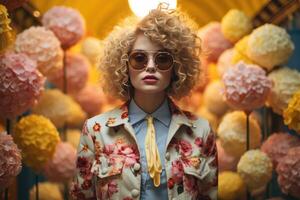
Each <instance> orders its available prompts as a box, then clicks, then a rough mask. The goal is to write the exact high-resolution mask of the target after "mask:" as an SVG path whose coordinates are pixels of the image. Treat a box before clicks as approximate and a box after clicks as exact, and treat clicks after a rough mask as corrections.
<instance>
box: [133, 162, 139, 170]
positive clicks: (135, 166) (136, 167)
mask: <svg viewBox="0 0 300 200" xmlns="http://www.w3.org/2000/svg"><path fill="white" fill-rule="evenodd" d="M133 169H134V170H135V171H139V170H140V169H141V165H140V164H139V163H135V164H134V166H133Z"/></svg>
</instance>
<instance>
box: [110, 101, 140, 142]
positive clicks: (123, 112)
mask: <svg viewBox="0 0 300 200" xmlns="http://www.w3.org/2000/svg"><path fill="white" fill-rule="evenodd" d="M128 105H129V101H127V102H126V103H124V104H123V105H121V106H120V107H118V108H116V109H114V110H112V111H111V112H110V113H109V118H108V120H107V122H106V126H107V127H110V128H114V129H118V128H120V127H121V126H124V129H125V130H126V131H127V132H128V133H129V134H130V136H131V137H132V138H133V139H134V140H135V142H136V143H137V140H136V136H135V133H134V130H133V128H132V126H131V124H130V123H129V118H128Z"/></svg>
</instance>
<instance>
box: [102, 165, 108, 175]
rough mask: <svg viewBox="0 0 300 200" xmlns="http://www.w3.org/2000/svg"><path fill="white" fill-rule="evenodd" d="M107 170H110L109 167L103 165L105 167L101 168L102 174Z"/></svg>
mask: <svg viewBox="0 0 300 200" xmlns="http://www.w3.org/2000/svg"><path fill="white" fill-rule="evenodd" d="M107 172H108V169H107V167H103V168H102V169H101V174H102V175H104V174H106V173H107Z"/></svg>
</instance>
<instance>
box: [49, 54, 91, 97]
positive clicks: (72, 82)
mask: <svg viewBox="0 0 300 200" xmlns="http://www.w3.org/2000/svg"><path fill="white" fill-rule="evenodd" d="M65 65H66V66H65V67H66V79H67V81H66V84H67V91H68V93H71V94H72V93H77V92H78V91H80V90H81V89H82V88H84V86H85V85H86V83H87V80H88V76H89V69H90V63H89V61H88V60H87V58H86V57H84V56H83V55H81V54H75V53H69V52H68V53H66V64H65ZM48 79H49V81H50V82H52V83H53V84H54V85H55V86H56V87H58V88H59V89H60V90H63V87H64V69H59V70H57V71H55V72H54V73H52V74H51V75H49V76H48Z"/></svg>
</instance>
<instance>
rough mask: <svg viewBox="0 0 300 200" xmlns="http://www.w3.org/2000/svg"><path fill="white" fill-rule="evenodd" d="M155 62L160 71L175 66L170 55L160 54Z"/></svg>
mask: <svg viewBox="0 0 300 200" xmlns="http://www.w3.org/2000/svg"><path fill="white" fill-rule="evenodd" d="M155 62H156V64H157V67H158V68H159V69H161V70H167V69H169V68H170V67H171V66H172V65H173V57H172V56H171V55H170V54H169V53H158V54H157V55H156V57H155Z"/></svg>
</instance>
